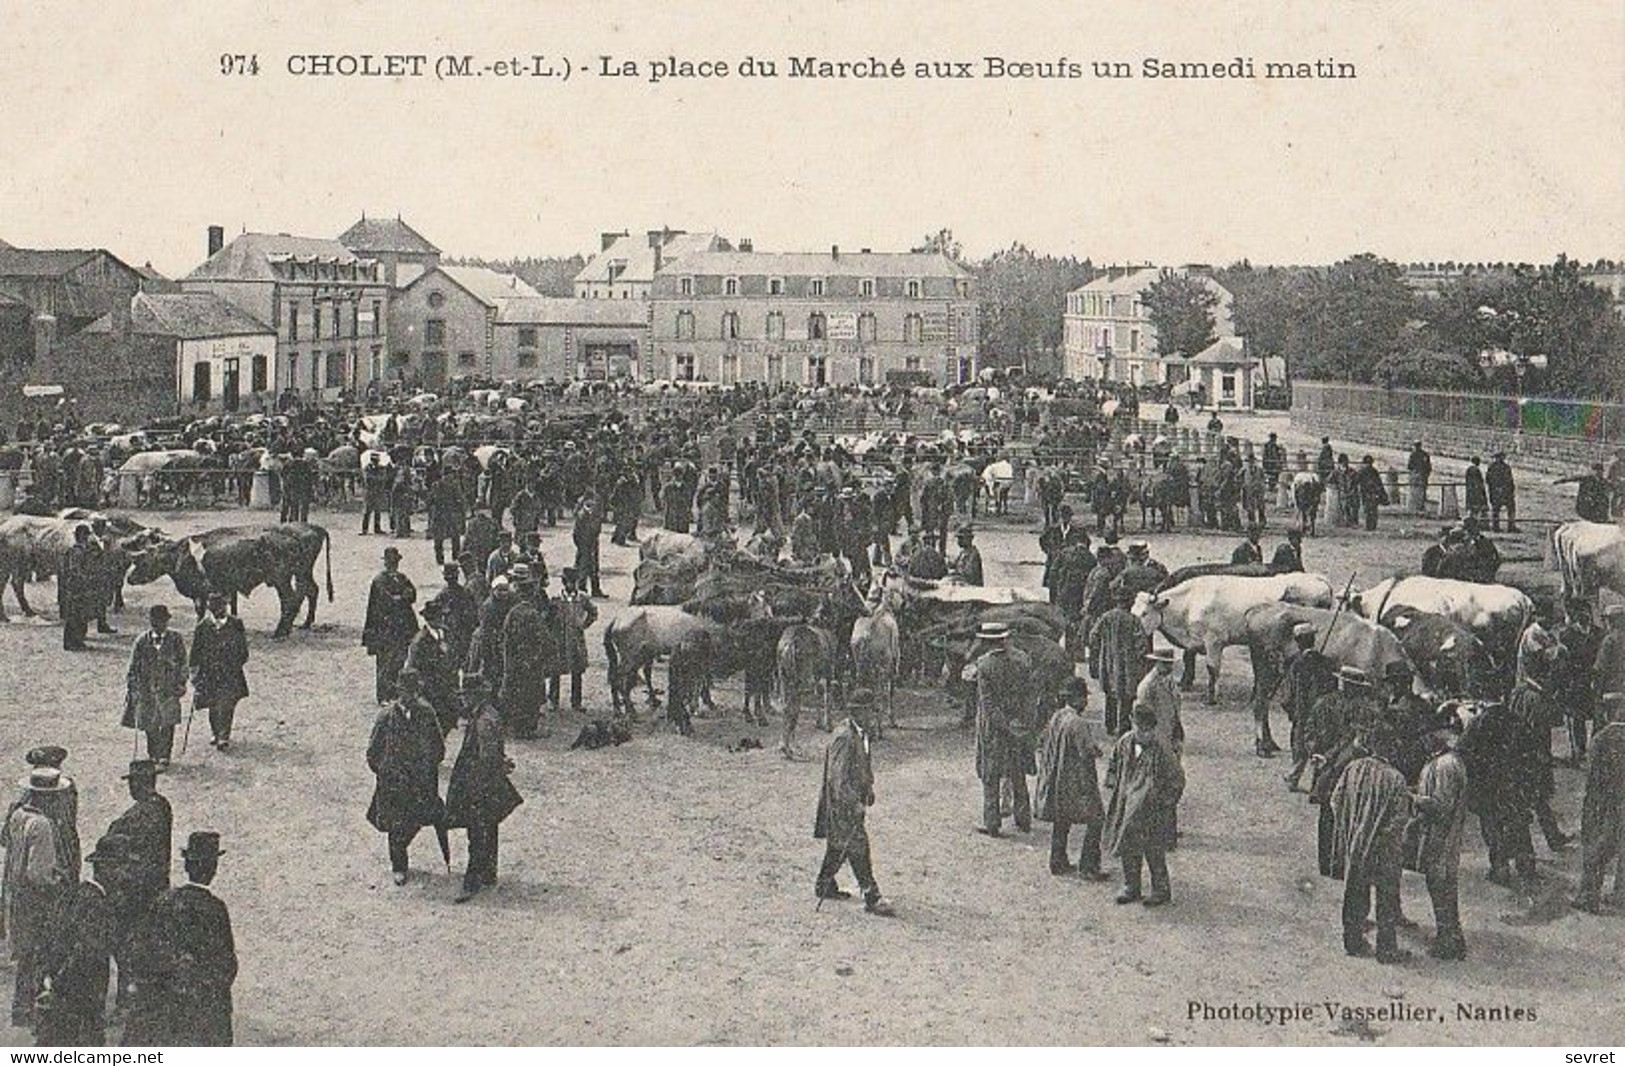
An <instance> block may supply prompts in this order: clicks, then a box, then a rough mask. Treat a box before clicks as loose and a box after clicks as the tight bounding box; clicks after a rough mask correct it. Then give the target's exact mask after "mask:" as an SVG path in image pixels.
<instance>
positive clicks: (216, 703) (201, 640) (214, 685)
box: [189, 593, 248, 751]
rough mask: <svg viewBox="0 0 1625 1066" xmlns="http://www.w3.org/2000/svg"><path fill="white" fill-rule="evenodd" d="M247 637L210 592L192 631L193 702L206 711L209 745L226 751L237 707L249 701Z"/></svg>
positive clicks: (221, 600)
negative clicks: (207, 603) (202, 611)
mask: <svg viewBox="0 0 1625 1066" xmlns="http://www.w3.org/2000/svg"><path fill="white" fill-rule="evenodd" d="M247 663H248V635H247V634H246V633H244V632H243V623H242V619H240V618H238V617H237V616H235V615H233V614H232V613H231V612H230V611H228V610H227V609H226V597H224V596H222V595H220V594H219V593H210V595H209V609H208V611H206V612H205V613H204V615H203V617H202V619H200V620H199V621H198V624H197V628H195V629H193V630H192V651H191V660H190V663H189V665H190V667H191V670H192V701H193V703H195V704H196V705H197V706H199V707H204V708H207V709H208V711H209V732H210V734H211V738H210V740H209V743H210V744H212V745H214V746H215V747H216V748H219V749H220V750H221V751H225V750H226V749H227V748H229V747H230V746H231V726H232V722H233V720H234V719H235V717H236V714H237V704H238V703H240V702H241V701H242V700H244V699H246V698H248V679H247V677H245V676H244V674H243V667H244V666H245V665H246V664H247Z"/></svg>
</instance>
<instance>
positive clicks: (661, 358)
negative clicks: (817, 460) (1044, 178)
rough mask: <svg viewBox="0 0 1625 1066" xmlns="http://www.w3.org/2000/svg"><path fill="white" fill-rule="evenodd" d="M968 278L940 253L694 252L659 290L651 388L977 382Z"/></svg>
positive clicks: (975, 312) (975, 313)
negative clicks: (670, 383)
mask: <svg viewBox="0 0 1625 1066" xmlns="http://www.w3.org/2000/svg"><path fill="white" fill-rule="evenodd" d="M974 285H975V282H974V280H973V279H972V277H971V275H970V273H969V272H968V271H967V270H965V269H964V268H963V267H961V266H959V265H957V264H956V263H954V262H953V261H952V260H950V259H948V258H947V257H946V256H943V255H938V254H935V253H917V252H909V253H878V254H877V253H874V252H870V251H868V250H867V249H866V250H864V251H862V252H858V253H855V254H854V253H849V252H848V253H843V252H842V251H841V250H840V249H839V248H831V249H830V251H829V254H827V255H825V254H821V253H793V254H782V253H765V252H746V251H740V252H695V253H691V254H689V255H685V256H684V257H682V258H681V259H679V260H677V261H676V262H674V263H670V264H668V265H666V266H664V267H662V268H661V270H660V271H659V273H657V274H656V275H655V281H654V285H653V287H652V290H651V305H652V306H651V308H650V313H651V330H652V335H651V341H650V345H651V347H652V349H653V350H652V352H650V353H649V357H648V358H645V359H644V360H643V361H642V365H641V367H640V371H641V376H642V377H643V378H644V379H646V380H653V379H668V380H676V381H716V382H722V383H725V384H727V383H733V382H740V381H762V382H767V383H769V384H776V383H780V382H796V383H804V384H810V385H823V384H831V385H845V384H884V383H885V382H886V381H887V379H888V375H892V374H897V373H900V372H904V371H907V372H910V373H909V375H908V376H909V377H914V378H925V377H929V379H930V380H932V381H934V382H936V383H937V384H949V383H955V382H962V381H969V380H972V379H973V378H974V377H975V374H976V353H977V344H978V335H979V334H978V331H979V308H978V305H977V301H976V293H975V288H974Z"/></svg>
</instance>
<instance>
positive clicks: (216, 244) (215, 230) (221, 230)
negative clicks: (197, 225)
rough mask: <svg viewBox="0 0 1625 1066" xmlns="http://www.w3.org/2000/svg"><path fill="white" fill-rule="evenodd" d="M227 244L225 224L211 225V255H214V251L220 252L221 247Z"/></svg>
mask: <svg viewBox="0 0 1625 1066" xmlns="http://www.w3.org/2000/svg"><path fill="white" fill-rule="evenodd" d="M225 246H226V227H224V226H210V227H209V255H211V256H212V255H214V253H216V252H218V251H219V250H220V249H222V248H224V247H225Z"/></svg>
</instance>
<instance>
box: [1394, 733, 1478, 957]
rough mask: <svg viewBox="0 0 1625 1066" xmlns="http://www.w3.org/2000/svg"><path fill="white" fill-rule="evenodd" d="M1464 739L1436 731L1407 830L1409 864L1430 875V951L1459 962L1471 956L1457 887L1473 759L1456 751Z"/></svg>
mask: <svg viewBox="0 0 1625 1066" xmlns="http://www.w3.org/2000/svg"><path fill="white" fill-rule="evenodd" d="M1459 740H1460V736H1459V735H1458V734H1457V733H1455V732H1454V731H1453V730H1450V729H1439V730H1436V731H1435V732H1434V734H1433V746H1434V750H1435V754H1434V756H1433V758H1432V759H1431V760H1430V761H1429V762H1428V764H1427V765H1426V766H1424V767H1423V768H1422V772H1421V774H1420V775H1419V776H1418V778H1417V782H1416V792H1415V793H1414V795H1413V796H1412V799H1411V803H1412V805H1413V806H1414V808H1415V811H1416V814H1415V817H1414V818H1413V819H1412V821H1411V824H1410V825H1409V826H1407V827H1406V829H1405V840H1406V845H1405V846H1406V855H1405V861H1406V865H1407V866H1408V867H1409V868H1410V869H1413V870H1416V871H1417V872H1418V873H1420V874H1422V875H1423V876H1424V877H1425V878H1427V886H1428V898H1429V899H1430V900H1431V901H1432V903H1433V921H1434V929H1435V932H1434V937H1433V944H1432V946H1431V947H1429V949H1428V954H1429V955H1431V956H1433V957H1434V958H1436V959H1452V960H1457V961H1459V960H1461V959H1465V958H1466V957H1467V940H1466V938H1465V937H1464V936H1463V935H1462V931H1461V906H1460V899H1459V896H1458V891H1457V882H1458V879H1459V876H1460V870H1461V839H1462V835H1463V833H1462V831H1463V827H1464V826H1465V823H1466V821H1467V788H1468V784H1467V764H1466V763H1465V762H1463V761H1462V758H1461V756H1460V755H1459V754H1458V753H1457V752H1456V743H1457V741H1459Z"/></svg>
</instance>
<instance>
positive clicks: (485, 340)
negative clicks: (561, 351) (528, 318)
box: [385, 266, 540, 390]
mask: <svg viewBox="0 0 1625 1066" xmlns="http://www.w3.org/2000/svg"><path fill="white" fill-rule="evenodd" d="M539 295H540V294H539V293H537V291H536V290H535V289H533V288H531V287H530V286H529V285H527V284H525V282H524V281H522V280H520V279H519V278H518V277H517V276H516V275H513V274H503V273H499V272H498V271H495V270H489V269H487V268H485V267H472V266H435V267H431V268H430V269H429V270H428V271H426V272H425V273H423V274H420V275H419V276H418V277H417V279H416V280H414V281H413V282H411V283H410V284H408V285H406V286H405V287H404V288H402V289H400V290H399V291H397V292H396V293H395V295H394V298H393V300H392V301H391V302H390V306H389V337H390V347H389V364H388V366H387V367H386V368H385V376H386V377H387V378H389V379H391V380H400V381H407V382H411V383H414V384H418V385H421V386H422V387H424V388H426V389H430V390H435V389H439V388H441V387H443V386H444V385H445V383H446V381H447V379H448V378H451V377H458V376H464V377H482V378H491V377H501V376H502V375H500V374H498V373H496V371H495V368H494V367H493V363H492V354H493V352H494V351H495V347H494V346H495V341H496V332H497V328H496V327H497V319H498V314H499V312H500V311H501V309H502V306H503V304H505V303H507V302H508V301H510V300H515V299H528V298H533V297H536V296H539Z"/></svg>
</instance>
